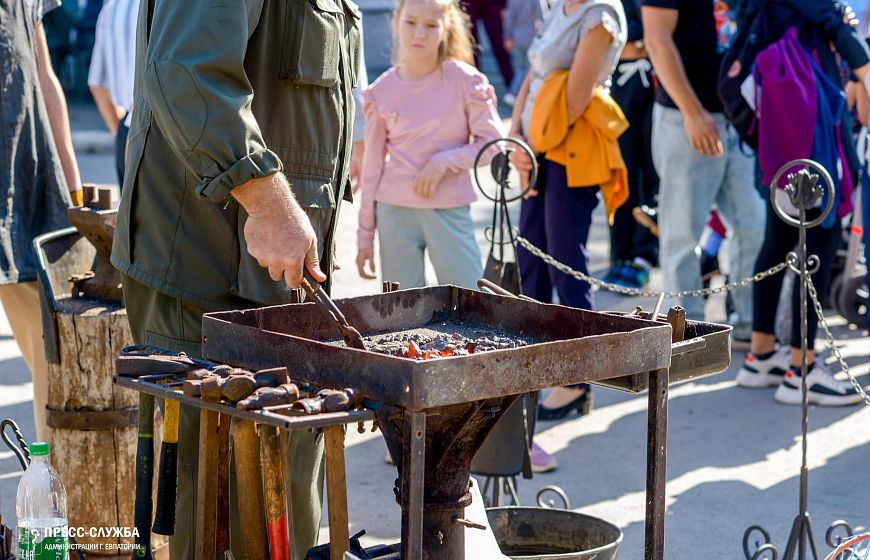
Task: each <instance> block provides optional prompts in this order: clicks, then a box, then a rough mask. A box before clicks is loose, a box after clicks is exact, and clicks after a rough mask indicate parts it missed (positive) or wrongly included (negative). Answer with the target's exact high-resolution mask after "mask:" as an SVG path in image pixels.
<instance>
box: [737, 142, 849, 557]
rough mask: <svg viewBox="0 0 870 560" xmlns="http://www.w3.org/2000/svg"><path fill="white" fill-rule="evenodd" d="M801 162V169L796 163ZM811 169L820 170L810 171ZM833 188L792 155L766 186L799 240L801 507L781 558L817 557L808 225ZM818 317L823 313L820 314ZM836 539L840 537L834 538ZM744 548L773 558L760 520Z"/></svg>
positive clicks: (811, 164)
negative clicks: (792, 211)
mask: <svg viewBox="0 0 870 560" xmlns="http://www.w3.org/2000/svg"><path fill="white" fill-rule="evenodd" d="M798 167H800V170H796V168H798ZM789 170H796V171H794V172H792V173H789V174H788V176H787V179H788V184H787V185H786V186H785V189H784V190H785V192H786V194H787V195H788V198H789V201H790V202H791V204H792V205H793V206H794V207H795V208H796V209H797V211H798V216H799V217H794V216H791V215H789V214H788V213H786V211H785V210H784V209H783V208H782V206H781V205H780V202H779V200H778V199H777V185H778V184H779V182H780V178H781V177H782V176H783V174H784V173H786V172H787V171H789ZM812 170H814V171H816V172H818V173H814V172H813V171H812ZM820 176H821V178H822V181H823V182H822V183H821V184H820V183H819V177H820ZM834 195H835V192H834V189H833V187H832V182H831V176H830V175H829V174H828V172H827V171H826V170H825V168H824V167H822V166H821V165H819V164H818V163H816V162H815V161H812V160H806V159H801V160H794V161H790V162H789V163H786V164H785V165H783V166H782V167H781V168H780V169H779V171H777V173H776V176H775V177H774V179H773V181H772V182H771V185H770V201H771V204H772V205H773V209H774V211H775V212H776V215H777V216H778V217H779V218H780V219H781V220H783V221H784V222H786V223H787V224H789V225H792V226H794V227H796V228H799V229H800V242H799V243H798V247H797V253H794V252H791V253H789V254H788V257H787V259H786V260H787V262H788V265H789V268H791V269H792V270H793V271H794V272H795V274H797V277H798V279H799V280H800V301H801V397H802V398H801V410H802V417H801V438H802V439H801V477H800V500H799V507H800V512H799V513H798V516H797V517H796V518H795V520H794V523H793V524H792V529H791V534H790V535H789V538H788V544H787V545H786V548H785V555H784V556H783V559H784V560H791V559H792V558H794V554H795V550H797V554H798V560H806V557H807V544H809V548H810V550H811V551H812V553H813V558H814V559H815V560H819V553H818V549H817V548H816V540H815V537H814V536H813V525H812V522H811V520H810V513H809V512H808V511H807V477H808V474H809V471H808V469H807V410H808V404H807V373H808V371H807V370H808V367H807V309H808V302H807V278H808V277H809V276H810V275H811V274H815V272H816V271H817V270H818V269H819V266H820V264H821V263H820V261H819V258H818V256H816V255H807V230H808V229H811V228H814V227H816V226H818V225H820V224H821V223H822V222H823V221H824V220H825V218H827V217H828V215H829V214H830V213H831V211H832V210H833V208H834ZM820 202H821V203H822V204H823V206H824V207H823V208H822V213H821V215H820V216H819V217H817V218H815V219H814V220H812V221H807V210H810V209H812V208H815V207H816V206H817V205H818V204H819V203H820ZM819 319H820V320H821V317H820V318H819ZM838 527H844V528H845V529H846V530H847V531H848V532H849V533H851V529H850V528H849V526H848V525H847V524H846V523H845V522H843V521H836V522H834V524H833V525H831V527H830V528H829V529H828V531H827V535H826V537H827V538H826V540H827V541H828V544H829V545H831V546H834V545H833V544H832V543H831V537H832V535H833V532H834V530H835V529H836V528H838ZM754 532H756V533H760V534H761V536H762V537H763V538H764V543H763V544H762V543H760V541H758V540H756V541H755V543H754V545H755V548H756V550H755V552H754V553H753V552H751V551H750V538H751V536H752V534H753V533H754ZM838 540H839V539H838ZM743 552H744V554H745V555H746V558H747V560H759V559H761V558H762V557H763V556H764V555H765V554H766V553H770V555H771V559H772V560H776V559H777V549H776V547H775V546H774V545H773V544H771V542H770V534H769V533H768V532H767V531H765V530H764V529H763V528H761V527H760V526H758V525H753V526H752V527H750V528H749V529H747V530H746V533H745V534H744V535H743Z"/></svg>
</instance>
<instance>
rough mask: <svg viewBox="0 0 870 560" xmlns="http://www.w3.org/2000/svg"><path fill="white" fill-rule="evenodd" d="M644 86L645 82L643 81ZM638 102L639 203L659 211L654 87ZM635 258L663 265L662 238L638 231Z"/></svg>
mask: <svg viewBox="0 0 870 560" xmlns="http://www.w3.org/2000/svg"><path fill="white" fill-rule="evenodd" d="M641 85H642V86H643V82H641ZM635 102H636V103H637V104H638V105H640V106H641V107H642V108H643V109H642V111H641V110H638V111H636V112H637V113H639V114H641V115H642V116H641V119H640V123H639V125H640V126H639V129H640V130H639V132H638V133H637V134H635V136H634V138H635V142H636V144H635V153H636V154H637V157H638V174H637V192H638V204H640V205H643V206H648V207H650V208H656V207H657V206H658V200H657V198H658V196H659V176H658V174H657V173H656V168H655V166H654V165H653V160H652V113H653V105H654V104H655V92H654V90H653V87H652V84H650V85H649V87H646V88H645V89H644V90H643V91H638V92H637V94H636V100H635ZM634 247H635V249H634V256H635V257H640V258H642V259H645V260H646V261H648V262H649V263H650V264H652V265H653V266H655V265H657V264H658V262H659V238H658V237H656V236H655V235H653V234H652V232H651V231H650V230H649V229H648V228H645V227H637V228H635V230H634Z"/></svg>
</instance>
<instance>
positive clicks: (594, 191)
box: [517, 157, 598, 310]
mask: <svg viewBox="0 0 870 560" xmlns="http://www.w3.org/2000/svg"><path fill="white" fill-rule="evenodd" d="M538 164H539V165H540V169H539V174H538V185H537V189H538V196H534V197H532V198H529V199H524V200H523V203H522V207H521V208H520V235H522V236H523V237H525V238H526V239H528V240H529V241H531V242H532V244H533V245H535V246H536V247H538V248H539V249H541V250H543V251H544V252H545V253H547V254H548V255H551V256H552V257H553V258H555V259H556V260H557V261H559V262H561V263H564V264H566V265H568V266H570V267H571V268H573V269H574V270H578V271H580V272H584V273H586V272H588V271H587V268H586V261H587V259H588V255H587V253H588V251H587V249H586V241H587V240H588V238H589V228H590V227H591V225H592V211H593V210H594V209H595V207H596V206H597V205H598V188H597V187H576V188H569V187H568V177H567V175H566V173H565V168H564V167H563V166H561V165H559V164H558V163H553V162H552V161H549V160H546V159H544V158H543V157H540V158H539V161H538ZM517 261H518V262H519V265H520V278H521V279H522V285H523V294H525V295H527V296H529V297H531V298H534V299H536V300H538V301H541V302H544V303H550V302H551V301H552V293H553V287H554V286H555V288H556V292H557V293H558V294H559V302H560V303H561V304H562V305H567V306H569V307H577V308H580V309H589V310H592V309H594V308H595V300H594V297H593V295H592V290H591V289H590V286H589V284H588V283H586V282H581V281H579V280H577V279H576V278H574V277H573V276H569V275H567V274H565V273H564V272H561V271H559V270H558V269H557V268H555V267H552V266H548V265H547V264H546V263H545V262H544V261H543V260H541V259H540V258H538V257H536V256H534V255H532V254H531V253H530V252H529V251H527V250H526V249H524V248H523V247H522V246H520V247H518V249H517Z"/></svg>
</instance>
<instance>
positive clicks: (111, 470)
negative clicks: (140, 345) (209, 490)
mask: <svg viewBox="0 0 870 560" xmlns="http://www.w3.org/2000/svg"><path fill="white" fill-rule="evenodd" d="M56 303H57V306H58V314H57V326H58V335H59V343H60V345H59V356H60V363H50V362H49V364H48V410H47V415H46V416H47V418H46V419H47V421H48V425H49V443H50V445H51V461H52V465H53V466H54V468H55V469H56V470H57V472H58V474H59V475H60V477H61V480H63V481H64V485H65V486H66V490H67V500H68V511H69V526H70V527H118V526H120V527H133V505H134V499H133V498H134V496H135V493H136V474H135V461H136V442H137V433H138V431H137V425H138V404H139V396H138V394H137V393H136V392H135V391H131V390H129V389H123V388H121V387H118V386H117V385H115V384H114V383H113V382H112V376H113V375H114V373H115V359H116V358H117V357H118V355H119V354H120V352H121V349H122V348H124V347H125V346H130V345H131V344H133V339H132V336H131V334H130V327H129V324H128V323H127V312H126V310H125V309H124V308H123V307H120V306H119V305H112V304H108V303H106V302H101V301H95V300H90V299H88V300H85V299H73V298H63V299H58V300H57V302H56ZM154 428H155V432H154V440H155V443H156V444H157V445H158V446H159V444H160V440H161V438H162V428H163V422H162V419H160V418H158V420H157V421H155V425H154ZM157 452H159V447H158V448H157V450H155V454H156V453H157ZM84 467H86V468H84ZM156 489H157V485H156V483H155V484H154V490H155V492H156ZM77 541H78V543H79V544H82V545H85V544H93V545H97V546H99V545H103V547H108V546H115V547H117V545H119V544H127V543H129V544H131V545H132V543H133V538H132V537H129V538H127V537H90V536H88V535H84V536H82V537H79V538H77ZM165 542H166V539H165V537H162V536H160V535H154V536H152V541H151V545H152V550H154V551H155V556H157V553H158V551H160V549H161V547H163V545H164V544H165ZM163 551H164V552H167V551H166V549H165V547H164V548H163ZM83 552H84V553H85V557H86V558H88V559H89V560H95V559H101V560H106V559H107V558H112V557H113V556H112V555H110V554H109V555H107V553H106V551H105V550H103V551H102V552H101V553H100V554H98V555H91V554H88V552H87V550H84V551H83ZM115 556H124V557H129V556H130V551H129V550H125V551H121V550H117V548H116V551H115Z"/></svg>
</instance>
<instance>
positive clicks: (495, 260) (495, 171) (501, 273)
mask: <svg viewBox="0 0 870 560" xmlns="http://www.w3.org/2000/svg"><path fill="white" fill-rule="evenodd" d="M507 144H515V145H517V146H519V148H520V149H521V150H523V151H524V152H525V153H526V154H527V155H528V156H529V158H530V159H531V160H532V171H531V175H530V176H529V184H528V186H527V187H526V188H525V189H523V190H522V191H521V192H520V193H519V194H517V195H516V196H512V197H510V198H508V196H507V190H508V189H512V188H513V187H511V185H510V179H509V176H510V171H511V166H510V159H511V154H512V153H514V152H515V151H516V150H515V149H514V148H511V147H507ZM496 149H500V150H501V151H500V152H498V153H497V154H496V155H495V156H494V157H493V158H492V163H491V165H490V168H491V170H492V178H493V179H495V183H496V191H495V193H494V194H490V193H489V192H487V190H486V189H484V188H483V185H481V183H480V177H478V175H477V166H478V164H479V163H480V160H481V159H482V158H483V157H484V155H485V154H486V153H487V152H490V151H492V150H496ZM537 178H538V164H537V161H536V160H535V154H534V153H533V152H532V149H531V148H529V146H528V144H526V143H525V142H523V141H522V140H517V139H516V138H499V139H497V140H493V141H491V142H489V143H487V144H486V145H485V146H484V147H483V148H482V149H481V150H480V152H478V154H477V158H476V159H475V160H474V182H475V183H477V188H478V189H479V190H480V192H481V193H483V196H485V197H486V198H488V199H489V200H491V201H493V202H494V203H495V205H494V207H493V210H492V225H491V226H489V227H488V228H486V230H485V231H484V235H485V236H486V240H487V241H489V256H488V257H487V259H486V268H485V269H484V272H483V277H484V278H486V279H487V280H489V281H490V282H494V283H495V284H498V285H499V286H501V287H502V288H504V289H506V290H508V291H509V292H511V293H512V294H514V295H519V294H520V293H521V292H522V287H521V284H520V268H519V265H518V264H517V260H516V254H517V234H518V231H519V230H517V229H515V228H514V227H513V226H512V225H511V217H510V214H509V213H508V208H507V205H508V204H509V203H511V202H514V201H516V200H519V199H520V198H522V197H523V196H524V195H525V194H526V193H527V192H529V190H531V189H532V187H534V186H535V182H536V181H537ZM496 227H498V229H497V230H496ZM496 233H497V234H498V235H496ZM505 245H510V247H511V250H512V251H513V260H512V261H507V260H506V256H505ZM496 253H497V254H496Z"/></svg>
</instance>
